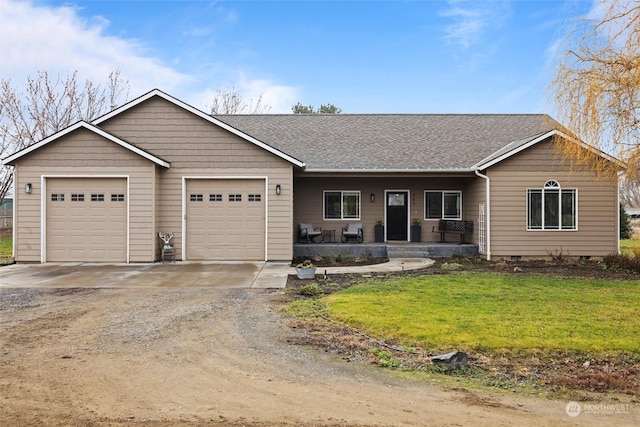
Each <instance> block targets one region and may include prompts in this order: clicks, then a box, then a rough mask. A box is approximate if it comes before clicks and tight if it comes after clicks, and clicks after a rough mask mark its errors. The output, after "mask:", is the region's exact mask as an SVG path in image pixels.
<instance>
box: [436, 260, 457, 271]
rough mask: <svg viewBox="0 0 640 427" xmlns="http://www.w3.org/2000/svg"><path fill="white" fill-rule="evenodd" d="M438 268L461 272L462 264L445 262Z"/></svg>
mask: <svg viewBox="0 0 640 427" xmlns="http://www.w3.org/2000/svg"><path fill="white" fill-rule="evenodd" d="M440 268H441V269H443V270H447V271H455V270H461V269H462V264H458V263H457V262H445V263H444V264H442V266H441V267H440Z"/></svg>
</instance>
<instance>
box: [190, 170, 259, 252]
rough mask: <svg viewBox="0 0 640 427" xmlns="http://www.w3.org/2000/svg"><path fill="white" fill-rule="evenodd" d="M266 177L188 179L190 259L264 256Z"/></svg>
mask: <svg viewBox="0 0 640 427" xmlns="http://www.w3.org/2000/svg"><path fill="white" fill-rule="evenodd" d="M264 191H265V181H264V180H261V179H192V180H188V181H187V194H186V197H187V200H186V203H187V220H186V227H187V232H186V257H187V259H188V260H227V261H231V260H254V261H259V260H264V259H265V248H264V246H265V194H264Z"/></svg>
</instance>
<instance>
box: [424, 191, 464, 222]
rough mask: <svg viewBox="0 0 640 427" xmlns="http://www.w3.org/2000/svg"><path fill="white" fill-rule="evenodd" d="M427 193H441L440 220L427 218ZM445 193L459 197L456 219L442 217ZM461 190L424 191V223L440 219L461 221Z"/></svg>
mask: <svg viewBox="0 0 640 427" xmlns="http://www.w3.org/2000/svg"><path fill="white" fill-rule="evenodd" d="M427 193H442V212H440V218H427ZM445 193H456V194H458V195H460V215H459V216H458V217H457V218H445V217H444V194H445ZM463 206H464V205H463V203H462V190H424V200H423V203H422V209H423V210H424V212H423V217H424V220H425V221H437V220H440V219H447V220H452V221H462V216H463V215H462V207H463Z"/></svg>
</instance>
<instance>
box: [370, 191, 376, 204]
mask: <svg viewBox="0 0 640 427" xmlns="http://www.w3.org/2000/svg"><path fill="white" fill-rule="evenodd" d="M369 201H371V203H373V202H375V201H376V195H375V194H373V193H371V195H370V196H369Z"/></svg>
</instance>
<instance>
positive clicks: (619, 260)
mask: <svg viewBox="0 0 640 427" xmlns="http://www.w3.org/2000/svg"><path fill="white" fill-rule="evenodd" d="M603 261H604V263H605V264H606V265H607V267H608V268H613V269H621V270H629V271H635V272H636V273H640V257H639V256H634V257H631V256H629V255H618V254H612V255H607V256H606V257H604V259H603Z"/></svg>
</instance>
